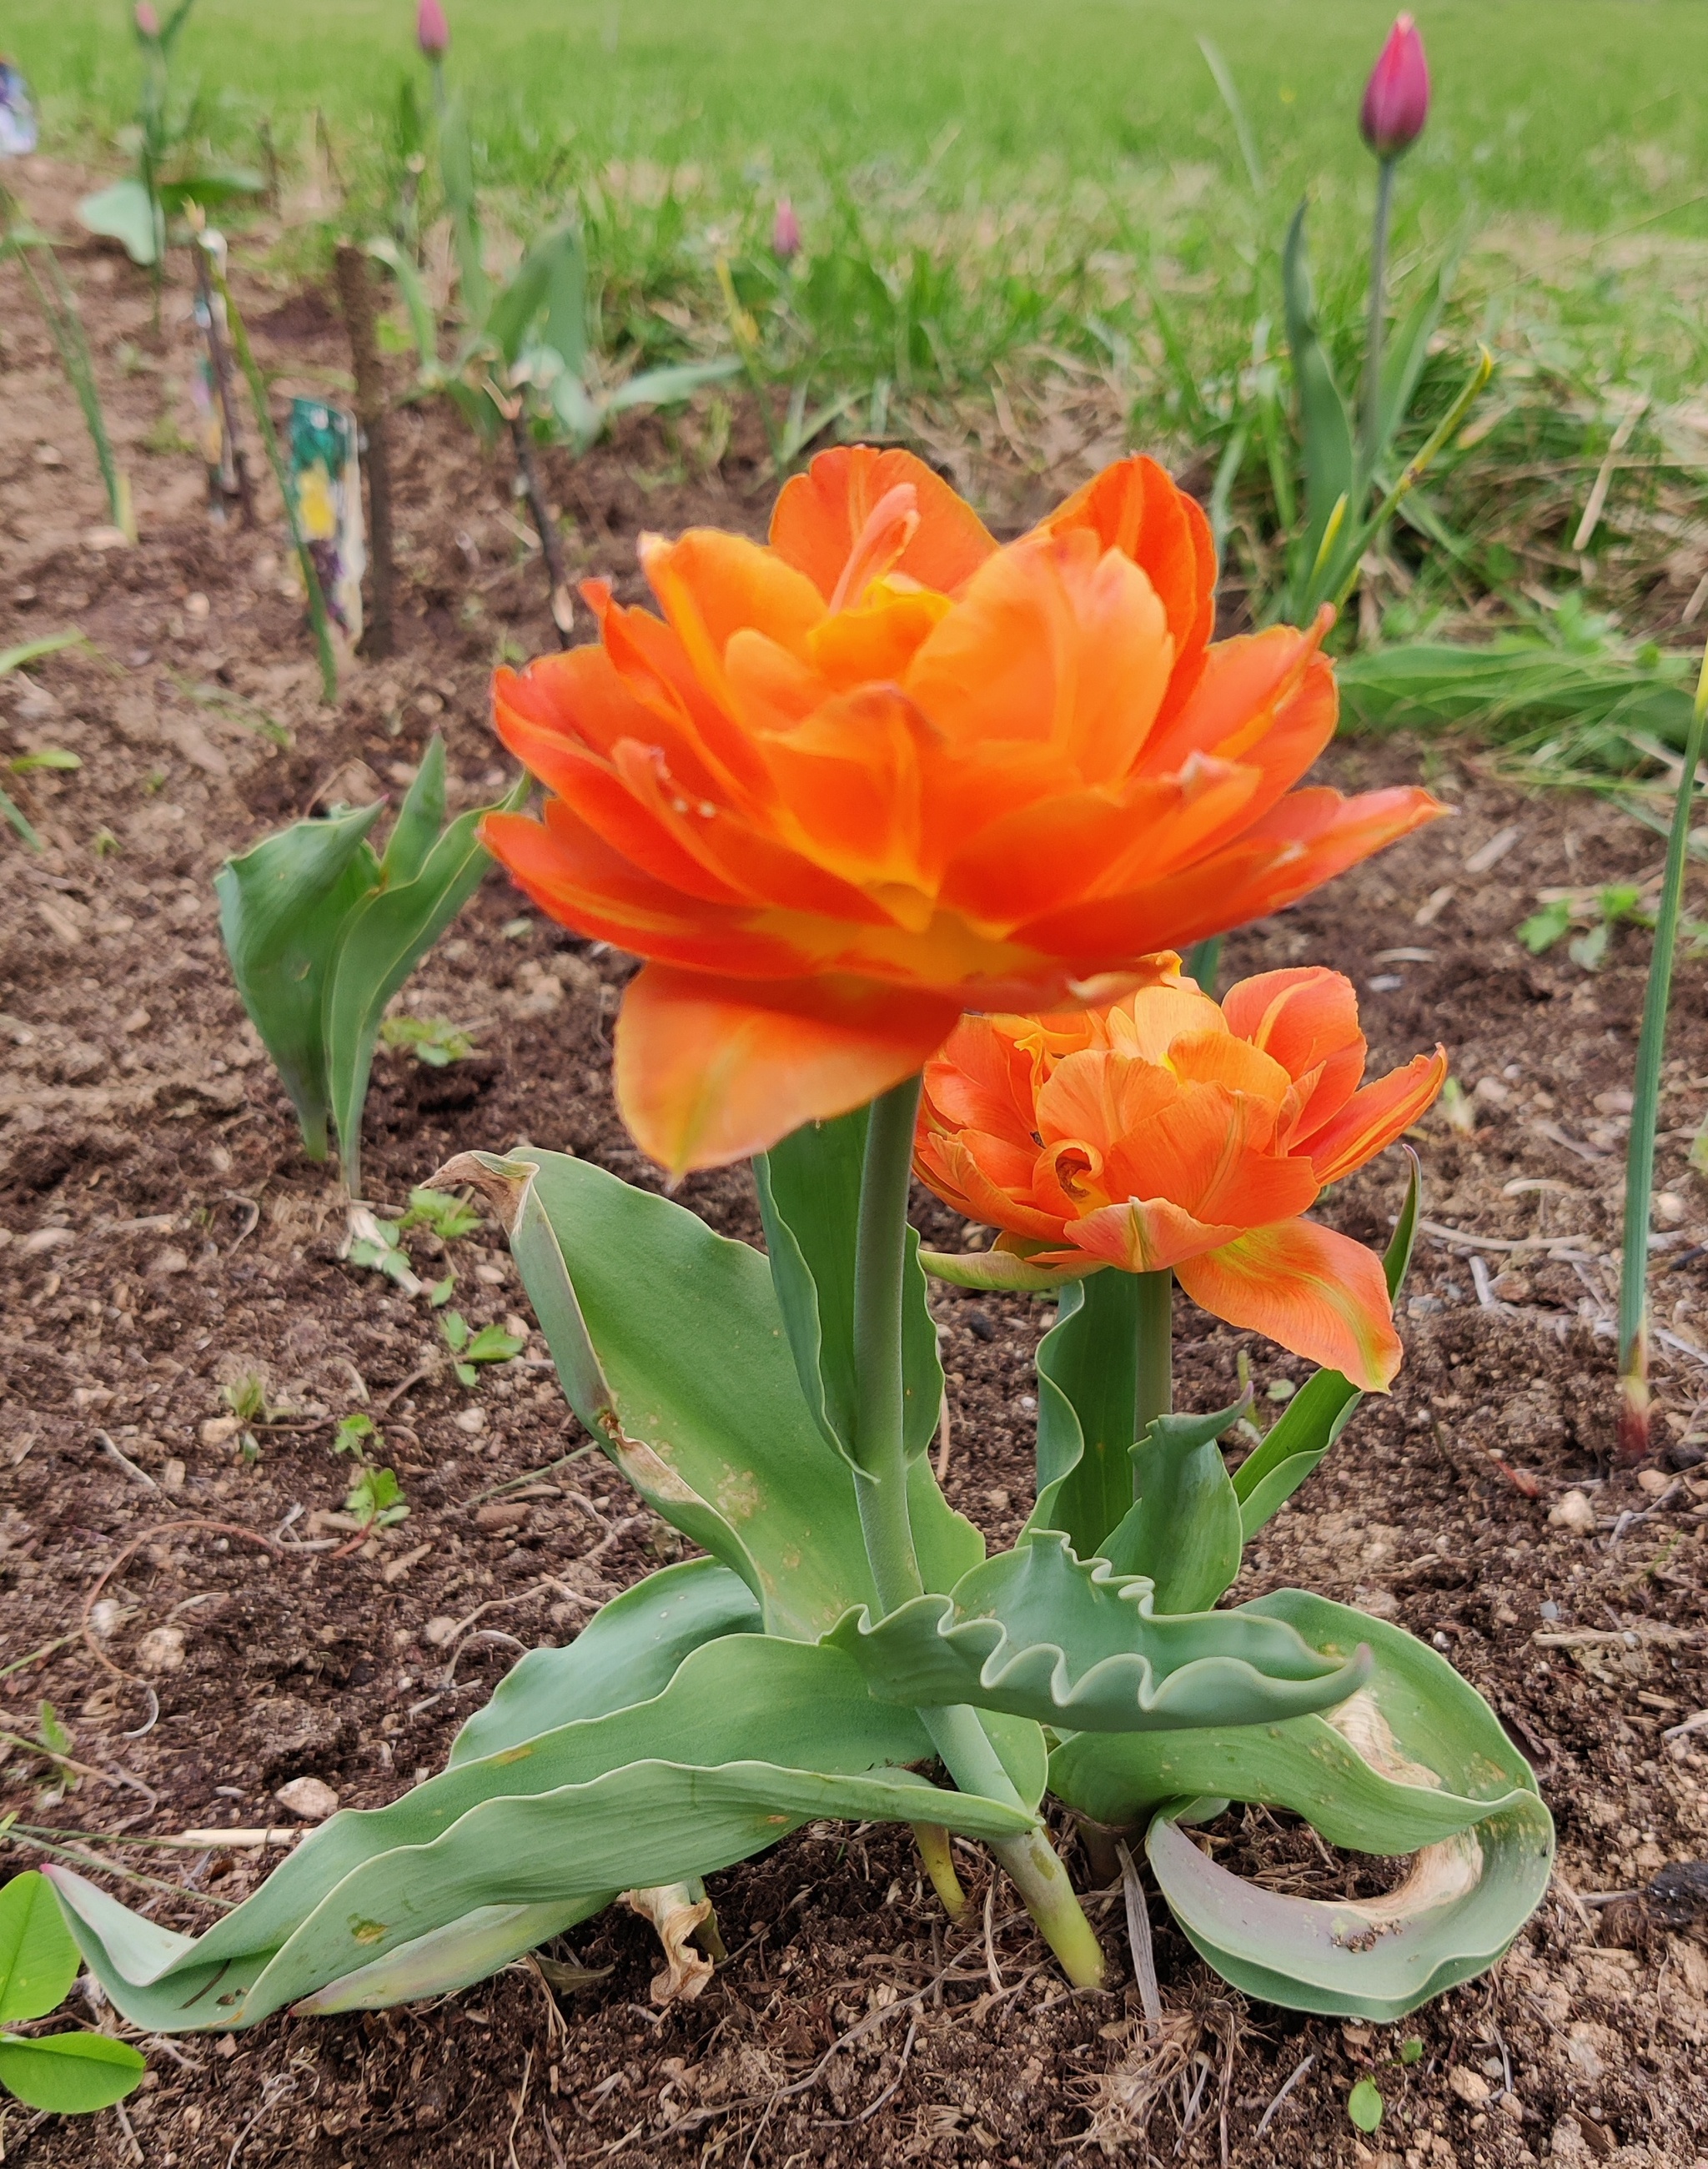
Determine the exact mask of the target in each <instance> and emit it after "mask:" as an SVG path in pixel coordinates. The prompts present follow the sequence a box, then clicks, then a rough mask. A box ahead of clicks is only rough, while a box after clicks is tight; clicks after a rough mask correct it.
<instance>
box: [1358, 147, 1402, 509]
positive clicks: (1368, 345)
mask: <svg viewBox="0 0 1708 2169" xmlns="http://www.w3.org/2000/svg"><path fill="white" fill-rule="evenodd" d="M1396 163H1397V162H1396V160H1395V159H1393V158H1384V159H1383V160H1382V162H1381V168H1380V174H1379V177H1378V179H1377V181H1376V216H1375V224H1374V227H1373V228H1372V230H1371V233H1370V328H1369V337H1368V338H1366V340H1365V343H1364V443H1363V444H1362V445H1360V446H1359V448H1358V449H1359V450H1360V451H1361V452H1362V454H1363V456H1364V472H1365V474H1366V475H1367V476H1369V475H1371V474H1374V472H1375V465H1376V456H1377V453H1378V451H1379V450H1380V446H1379V445H1378V442H1377V438H1378V434H1379V433H1380V429H1381V426H1382V333H1383V332H1384V331H1385V329H1386V328H1387V325H1386V319H1387V298H1388V296H1387V286H1388V226H1389V223H1390V220H1391V219H1392V217H1393V212H1394V167H1395V165H1396ZM1360 509H1362V507H1360Z"/></svg>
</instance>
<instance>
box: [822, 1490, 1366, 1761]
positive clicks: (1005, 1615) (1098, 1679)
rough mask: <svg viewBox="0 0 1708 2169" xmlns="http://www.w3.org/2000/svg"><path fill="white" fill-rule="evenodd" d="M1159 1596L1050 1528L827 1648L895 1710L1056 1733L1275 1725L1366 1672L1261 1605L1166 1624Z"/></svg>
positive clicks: (844, 1629) (1327, 1703)
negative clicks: (972, 1714)
mask: <svg viewBox="0 0 1708 2169" xmlns="http://www.w3.org/2000/svg"><path fill="white" fill-rule="evenodd" d="M1151 1596H1152V1591H1151V1585H1150V1582H1149V1581H1147V1580H1145V1579H1144V1578H1143V1577H1142V1576H1136V1575H1118V1574H1117V1573H1115V1571H1114V1569H1113V1568H1112V1567H1111V1566H1110V1565H1109V1564H1108V1561H1107V1560H1104V1559H1092V1560H1091V1561H1089V1562H1084V1561H1081V1560H1080V1559H1076V1557H1075V1556H1074V1554H1073V1553H1072V1551H1071V1550H1070V1548H1069V1546H1068V1543H1067V1540H1066V1538H1065V1537H1062V1536H1060V1535H1059V1534H1057V1533H1055V1532H1052V1531H1049V1530H1044V1531H1041V1532H1038V1534H1037V1535H1036V1536H1034V1537H1033V1538H1032V1539H1031V1541H1030V1542H1029V1543H1025V1544H1022V1546H1021V1547H1020V1548H1018V1549H1017V1550H1016V1551H1011V1552H1004V1553H1000V1554H999V1555H998V1556H997V1557H996V1558H995V1559H989V1560H987V1561H985V1564H983V1565H982V1566H978V1567H975V1568H974V1569H973V1571H972V1572H971V1573H970V1574H969V1575H963V1578H962V1579H961V1580H960V1581H958V1583H957V1584H956V1585H955V1587H954V1589H953V1591H951V1592H950V1594H949V1595H948V1596H919V1597H915V1598H914V1599H913V1600H912V1601H911V1602H910V1603H907V1604H905V1605H902V1606H900V1607H899V1608H898V1609H897V1610H896V1611H894V1612H891V1613H889V1615H888V1617H884V1618H882V1619H879V1620H878V1621H876V1622H874V1621H873V1618H872V1616H871V1614H870V1612H868V1611H867V1610H866V1609H865V1608H864V1607H862V1608H861V1609H860V1610H858V1611H857V1612H851V1613H850V1614H849V1615H848V1616H847V1617H846V1618H844V1619H842V1620H841V1621H840V1622H839V1623H837V1625H836V1627H835V1630H834V1632H833V1633H830V1635H829V1636H828V1637H827V1638H826V1639H827V1641H828V1642H829V1644H830V1645H831V1646H832V1647H834V1648H836V1649H843V1650H846V1652H847V1654H848V1655H850V1656H851V1657H852V1658H853V1660H855V1662H856V1663H857V1665H859V1667H860V1670H861V1671H862V1673H863V1674H864V1676H865V1678H866V1682H867V1687H869V1688H870V1690H871V1692H873V1695H876V1696H880V1697H883V1698H884V1699H885V1700H887V1701H892V1702H897V1703H905V1704H907V1705H909V1706H910V1707H911V1708H930V1707H932V1706H934V1705H939V1704H943V1703H972V1704H973V1705H974V1707H975V1708H986V1709H996V1710H1006V1711H1008V1712H1010V1713H1012V1714H1014V1715H1016V1716H1018V1717H1029V1718H1032V1719H1034V1720H1035V1721H1036V1722H1037V1723H1038V1724H1046V1725H1049V1726H1050V1727H1051V1728H1052V1729H1054V1730H1056V1731H1058V1732H1060V1731H1070V1730H1071V1731H1085V1732H1100V1733H1102V1732H1110V1733H1120V1732H1133V1731H1141V1730H1145V1729H1166V1730H1171V1731H1172V1730H1176V1729H1179V1728H1180V1727H1182V1726H1192V1725H1201V1724H1202V1725H1217V1726H1225V1725H1257V1724H1274V1723H1278V1722H1279V1721H1280V1720H1281V1719H1284V1718H1288V1717H1293V1716H1295V1715H1298V1714H1300V1713H1304V1712H1305V1711H1310V1710H1317V1709H1324V1708H1329V1707H1331V1706H1332V1705H1333V1704H1334V1703H1339V1702H1343V1701H1344V1700H1345V1699H1346V1697H1348V1695H1350V1694H1351V1693H1353V1691H1354V1690H1355V1689H1356V1688H1357V1687H1358V1686H1359V1685H1360V1684H1361V1683H1362V1682H1363V1681H1364V1677H1365V1676H1366V1675H1367V1673H1368V1671H1369V1656H1368V1654H1367V1653H1366V1652H1364V1651H1363V1650H1354V1651H1353V1652H1350V1653H1348V1655H1345V1656H1341V1655H1336V1656H1334V1657H1326V1656H1323V1655H1320V1654H1319V1653H1318V1652H1317V1650H1316V1649H1313V1648H1312V1647H1311V1646H1310V1644H1308V1643H1307V1642H1306V1641H1305V1639H1303V1638H1302V1637H1301V1636H1300V1634H1299V1633H1296V1632H1295V1631H1294V1629H1293V1628H1292V1627H1291V1626H1289V1625H1288V1624H1285V1623H1283V1622H1282V1621H1280V1620H1278V1619H1277V1618H1274V1617H1270V1616H1268V1615H1267V1614H1264V1613H1261V1612H1257V1611H1256V1610H1255V1609H1254V1607H1252V1606H1249V1605H1246V1606H1242V1607H1240V1608H1239V1609H1238V1610H1236V1611H1232V1612H1188V1613H1177V1614H1174V1615H1172V1616H1169V1617H1159V1616H1156V1614H1155V1613H1154V1612H1153V1608H1152V1602H1151Z"/></svg>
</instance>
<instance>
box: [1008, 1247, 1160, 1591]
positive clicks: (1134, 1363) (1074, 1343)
mask: <svg viewBox="0 0 1708 2169" xmlns="http://www.w3.org/2000/svg"><path fill="white" fill-rule="evenodd" d="M1138 1390H1139V1281H1138V1276H1137V1275H1136V1274H1134V1273H1123V1272H1101V1273H1094V1274H1093V1275H1092V1276H1091V1278H1090V1279H1088V1280H1081V1281H1074V1282H1069V1283H1068V1285H1067V1286H1066V1287H1064V1288H1063V1290H1062V1292H1061V1305H1060V1311H1059V1316H1058V1318H1057V1320H1056V1323H1055V1324H1054V1325H1053V1326H1051V1328H1050V1329H1049V1332H1048V1333H1046V1334H1045V1335H1044V1336H1043V1340H1040V1341H1039V1342H1038V1503H1037V1505H1036V1506H1034V1507H1033V1510H1032V1513H1031V1516H1030V1517H1029V1518H1028V1520H1027V1525H1026V1526H1027V1529H1028V1530H1030V1529H1060V1530H1063V1531H1065V1532H1066V1535H1067V1537H1068V1541H1069V1543H1070V1544H1071V1545H1072V1547H1073V1548H1074V1550H1075V1551H1076V1553H1078V1554H1079V1556H1080V1557H1081V1559H1090V1558H1091V1557H1092V1553H1094V1552H1097V1551H1099V1550H1101V1548H1102V1543H1103V1539H1104V1538H1105V1537H1107V1536H1108V1533H1109V1532H1110V1531H1111V1530H1112V1529H1113V1527H1115V1526H1116V1524H1117V1523H1118V1521H1120V1520H1121V1518H1122V1516H1124V1514H1125V1513H1126V1512H1127V1511H1128V1509H1129V1507H1130V1506H1132V1504H1133V1463H1132V1461H1131V1459H1130V1458H1129V1456H1130V1455H1131V1452H1132V1450H1133V1441H1134V1437H1135V1436H1137V1432H1138V1415H1137V1408H1138Z"/></svg>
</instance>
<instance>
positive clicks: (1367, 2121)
mask: <svg viewBox="0 0 1708 2169" xmlns="http://www.w3.org/2000/svg"><path fill="white" fill-rule="evenodd" d="M1384 2106H1385V2104H1384V2102H1383V2100H1382V2091H1381V2088H1380V2086H1378V2085H1377V2084H1376V2082H1375V2081H1374V2079H1360V2080H1359V2081H1358V2084H1357V2085H1356V2086H1354V2087H1353V2090H1352V2092H1350V2093H1349V2094H1348V2096H1347V2097H1346V2113H1347V2114H1348V2116H1349V2117H1350V2118H1351V2119H1352V2121H1353V2124H1356V2125H1357V2126H1358V2129H1359V2130H1360V2131H1374V2130H1376V2129H1378V2128H1379V2126H1380V2124H1381V2121H1382V2110H1383V2108H1384Z"/></svg>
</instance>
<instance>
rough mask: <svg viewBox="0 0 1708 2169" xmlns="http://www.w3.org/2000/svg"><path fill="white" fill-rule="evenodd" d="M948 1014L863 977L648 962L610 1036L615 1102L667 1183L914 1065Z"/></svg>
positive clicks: (850, 1103) (945, 1025)
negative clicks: (772, 974)
mask: <svg viewBox="0 0 1708 2169" xmlns="http://www.w3.org/2000/svg"><path fill="white" fill-rule="evenodd" d="M959 1014H960V1011H959V1008H958V1005H956V1004H955V1003H954V1002H953V1001H952V1000H948V999H945V998H944V997H943V996H942V995H940V994H915V993H912V992H910V991H905V990H903V989H898V988H894V987H885V986H880V985H878V984H876V983H874V982H873V981H870V980H865V979H851V978H836V977H826V978H813V979H795V980H768V981H765V982H755V981H753V980H750V979H724V978H714V977H713V976H712V975H710V974H709V973H699V972H684V971H681V970H678V969H676V968H675V967H672V966H670V965H668V964H649V965H648V966H647V967H646V968H645V970H644V971H643V972H642V973H640V974H639V975H638V977H637V978H634V979H632V980H631V981H630V983H629V986H628V989H627V993H626V994H624V996H623V1004H622V1015H621V1016H620V1018H619V1019H618V1021H617V1027H616V1100H617V1106H618V1108H619V1109H620V1111H621V1112H622V1117H623V1120H624V1121H625V1122H627V1124H628V1127H629V1129H630V1131H631V1132H632V1135H633V1137H634V1139H635V1142H636V1143H638V1145H639V1146H640V1148H641V1149H642V1151H643V1152H645V1153H647V1154H650V1155H651V1157H652V1158H653V1159H655V1160H657V1161H658V1162H659V1164H660V1165H661V1166H663V1167H665V1168H668V1169H669V1170H670V1173H671V1174H672V1175H686V1174H687V1173H689V1172H690V1171H691V1170H694V1169H697V1168H707V1167H723V1166H726V1165H728V1164H729V1162H730V1161H732V1160H739V1159H749V1158H750V1157H751V1156H752V1154H755V1153H761V1152H765V1151H766V1150H768V1149H769V1148H770V1147H771V1146H772V1145H774V1144H775V1143H777V1140H778V1139H779V1138H785V1137H787V1135H788V1133H789V1132H790V1131H791V1130H796V1129H798V1128H799V1127H800V1126H801V1124H802V1123H803V1122H825V1121H828V1120H829V1119H830V1117H831V1116H835V1115H846V1113H847V1112H848V1111H850V1109H851V1108H854V1107H859V1106H864V1105H865V1104H866V1102H867V1100H871V1099H873V1098H875V1097H876V1096H877V1095H878V1093H880V1092H887V1091H888V1090H889V1088H890V1086H891V1085H892V1084H899V1083H900V1082H901V1080H902V1079H903V1078H905V1077H910V1076H911V1075H912V1074H913V1073H914V1072H915V1070H916V1069H920V1068H921V1067H922V1066H923V1064H924V1063H925V1062H926V1058H928V1057H929V1056H930V1055H931V1054H932V1053H934V1052H935V1051H936V1049H937V1047H939V1046H940V1045H941V1044H942V1041H943V1040H944V1039H945V1038H946V1037H947V1035H948V1033H949V1032H950V1031H952V1030H953V1026H954V1023H955V1020H956V1018H957V1017H958V1015H959Z"/></svg>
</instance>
